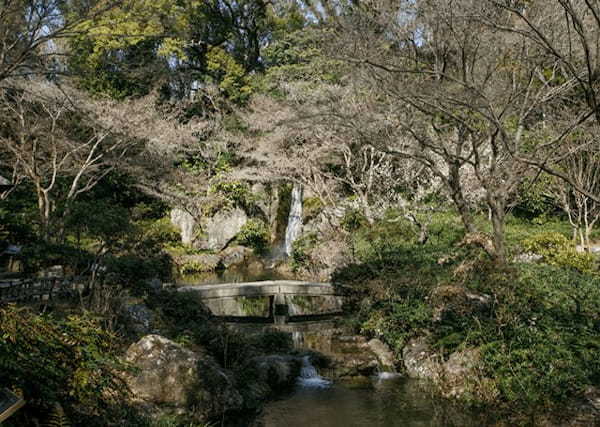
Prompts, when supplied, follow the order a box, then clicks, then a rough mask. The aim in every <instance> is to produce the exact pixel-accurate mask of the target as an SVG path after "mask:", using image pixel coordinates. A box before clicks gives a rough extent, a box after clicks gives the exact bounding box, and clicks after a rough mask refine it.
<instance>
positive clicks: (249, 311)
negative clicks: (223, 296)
mask: <svg viewBox="0 0 600 427" xmlns="http://www.w3.org/2000/svg"><path fill="white" fill-rule="evenodd" d="M235 300H236V301H237V302H238V303H239V304H240V305H241V307H242V310H243V311H244V313H245V314H246V315H247V316H251V317H262V316H264V315H265V313H267V314H268V313H269V298H268V297H255V298H252V297H237V298H236V299H235Z"/></svg>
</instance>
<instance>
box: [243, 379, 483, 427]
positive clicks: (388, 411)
mask: <svg viewBox="0 0 600 427" xmlns="http://www.w3.org/2000/svg"><path fill="white" fill-rule="evenodd" d="M492 425H494V421H493V420H492V419H491V416H490V415H487V414H483V413H477V412H468V411H465V410H464V409H459V408H457V407H455V406H453V405H451V404H450V403H449V402H446V401H444V400H440V399H437V398H433V397H432V396H431V395H429V394H428V393H427V392H425V391H424V390H423V389H422V388H421V387H419V384H418V382H417V381H415V380H410V379H406V378H393V379H377V378H376V379H373V380H371V381H370V383H367V384H362V385H360V386H350V385H343V384H331V385H330V386H327V387H323V386H310V385H306V384H305V383H304V382H299V383H298V385H297V386H296V389H295V391H294V392H293V393H292V394H291V395H289V396H285V397H282V399H281V400H278V401H275V402H272V403H270V404H268V405H267V406H266V408H265V410H264V412H263V414H262V415H261V417H260V419H259V420H257V422H256V423H255V424H254V426H255V427H259V426H260V427H401V426H402V427H426V426H427V427H453V426H456V427H479V426H492Z"/></svg>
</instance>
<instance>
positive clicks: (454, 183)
mask: <svg viewBox="0 0 600 427" xmlns="http://www.w3.org/2000/svg"><path fill="white" fill-rule="evenodd" d="M447 185H448V187H449V190H450V197H451V198H452V201H453V202H454V205H455V206H456V208H457V209H458V213H459V214H460V219H461V220H462V222H463V225H464V226H465V230H466V231H467V233H475V232H476V231H477V229H476V227H475V222H474V221H473V215H472V214H471V210H470V209H469V204H468V203H467V200H466V199H465V196H464V194H463V191H462V186H461V184H460V166H459V165H456V164H451V165H450V171H449V176H448V180H447Z"/></svg>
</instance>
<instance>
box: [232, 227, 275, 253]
mask: <svg viewBox="0 0 600 427" xmlns="http://www.w3.org/2000/svg"><path fill="white" fill-rule="evenodd" d="M269 237H270V233H269V229H268V227H267V225H266V224H265V223H264V221H262V220H260V219H255V218H253V219H250V220H248V222H246V224H244V225H243V226H242V228H241V230H240V232H239V233H238V235H237V241H238V242H239V243H240V244H241V245H244V246H247V247H249V248H252V249H254V251H255V252H256V253H257V254H263V253H265V252H266V251H267V249H268V248H269V241H270V238H269Z"/></svg>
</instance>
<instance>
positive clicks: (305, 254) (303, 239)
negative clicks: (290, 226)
mask: <svg viewBox="0 0 600 427" xmlns="http://www.w3.org/2000/svg"><path fill="white" fill-rule="evenodd" d="M317 240H318V239H317V234H316V233H307V234H304V235H302V236H300V238H298V239H296V240H295V241H294V243H292V263H291V266H292V270H293V271H299V270H301V269H302V268H303V267H306V266H307V265H308V263H309V261H310V255H309V252H310V250H311V249H312V248H314V247H315V246H316V244H317Z"/></svg>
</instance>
